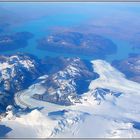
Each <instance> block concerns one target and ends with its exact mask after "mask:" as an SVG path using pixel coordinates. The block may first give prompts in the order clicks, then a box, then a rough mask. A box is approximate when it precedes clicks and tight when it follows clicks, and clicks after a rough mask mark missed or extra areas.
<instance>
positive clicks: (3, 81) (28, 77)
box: [0, 53, 43, 106]
mask: <svg viewBox="0 0 140 140" xmlns="http://www.w3.org/2000/svg"><path fill="white" fill-rule="evenodd" d="M42 72H43V68H41V64H40V61H39V60H38V59H37V58H35V57H34V56H32V55H28V54H27V55H26V54H20V53H19V54H15V55H1V56H0V105H4V106H6V105H7V104H10V103H11V102H12V98H11V97H12V96H13V94H14V93H15V92H17V91H19V90H22V89H25V88H27V87H28V86H29V85H30V84H31V83H32V82H33V81H34V80H35V79H37V78H38V77H39V76H40V75H41V74H42Z"/></svg>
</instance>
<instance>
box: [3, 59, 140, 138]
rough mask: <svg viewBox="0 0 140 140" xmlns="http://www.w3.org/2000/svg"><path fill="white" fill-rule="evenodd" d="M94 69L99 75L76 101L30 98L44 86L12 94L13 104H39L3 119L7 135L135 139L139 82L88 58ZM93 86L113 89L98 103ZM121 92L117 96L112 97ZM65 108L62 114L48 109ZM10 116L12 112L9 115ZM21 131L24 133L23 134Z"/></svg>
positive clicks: (99, 61)
mask: <svg viewBox="0 0 140 140" xmlns="http://www.w3.org/2000/svg"><path fill="white" fill-rule="evenodd" d="M92 63H93V67H94V71H95V72H97V73H98V74H99V75H100V77H99V78H98V79H95V80H93V81H92V82H91V84H90V86H89V91H88V92H87V93H84V94H83V95H82V99H81V102H82V104H80V103H77V104H75V105H71V106H60V105H56V104H53V103H48V102H44V101H40V100H35V99H33V98H31V97H32V95H33V94H34V93H36V92H37V93H40V94H41V93H42V92H44V88H43V87H41V88H38V85H35V87H33V86H32V87H30V88H29V89H28V90H26V92H19V93H17V94H16V96H15V101H16V104H17V105H19V106H21V107H30V108H32V109H33V108H36V107H43V108H42V109H41V110H40V111H39V110H33V111H31V112H30V113H27V114H25V115H23V114H22V115H19V116H16V117H14V118H11V119H10V120H9V119H7V118H3V119H2V121H1V122H0V124H2V125H6V126H7V127H10V128H11V129H12V130H11V131H10V132H9V133H7V137H8V138H16V137H18V138H19V137H20V138H27V137H28V138H29V137H30V138H36V137H40V138H50V137H55V138H62V137H65V138H74V137H75V138H137V137H140V130H139V129H138V127H137V128H136V127H134V125H135V124H136V123H137V125H139V122H140V118H139V114H140V100H139V99H140V84H139V83H136V82H133V81H130V80H127V79H126V78H125V76H124V75H123V74H122V73H121V72H119V71H118V70H116V69H115V68H113V67H112V66H111V65H110V64H109V63H107V62H105V61H103V60H94V61H92ZM97 88H106V89H110V90H111V91H114V92H109V93H108V94H104V95H101V97H102V98H101V97H100V98H101V100H100V102H99V100H98V98H99V97H98V96H95V93H96V89H97ZM115 92H121V93H122V94H121V95H120V96H114V95H115ZM62 110H65V113H64V115H62V114H61V115H60V114H59V113H58V114H57V113H56V116H54V117H52V116H51V115H49V114H50V113H51V112H60V111H62ZM11 115H12V114H11ZM54 118H55V119H54ZM23 132H24V133H23Z"/></svg>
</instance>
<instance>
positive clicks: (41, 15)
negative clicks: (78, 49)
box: [0, 2, 140, 61]
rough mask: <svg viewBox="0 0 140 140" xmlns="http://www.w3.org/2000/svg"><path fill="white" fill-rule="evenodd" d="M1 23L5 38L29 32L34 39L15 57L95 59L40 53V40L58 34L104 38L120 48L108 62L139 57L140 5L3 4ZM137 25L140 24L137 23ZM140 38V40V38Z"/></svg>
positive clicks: (18, 50) (0, 4)
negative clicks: (135, 42)
mask: <svg viewBox="0 0 140 140" xmlns="http://www.w3.org/2000/svg"><path fill="white" fill-rule="evenodd" d="M0 11H1V13H0V17H1V18H0V22H1V25H4V24H5V25H6V26H4V30H3V31H1V34H5V33H13V32H23V31H27V32H30V33H32V34H33V35H34V37H33V38H32V39H31V40H30V41H29V43H28V46H26V47H24V48H22V49H21V48H19V49H17V50H13V51H7V52H0V53H1V54H13V53H15V52H28V53H31V54H34V55H37V56H38V57H39V58H43V57H45V56H51V57H55V56H62V55H63V56H66V57H75V56H78V57H81V58H84V59H95V57H94V54H93V56H83V55H73V54H65V53H63V54H62V53H58V52H57V53H55V52H50V51H46V50H39V49H37V47H36V46H37V40H38V39H40V38H42V37H44V36H46V35H49V34H50V33H52V32H57V31H65V30H70V31H73V30H74V31H80V32H86V33H94V34H97V35H102V36H103V37H107V38H109V39H110V40H112V41H113V42H114V43H115V44H116V45H117V48H118V50H117V53H116V54H113V55H110V56H107V57H106V58H105V59H106V60H107V61H112V60H114V59H122V58H126V57H128V54H129V53H139V52H140V51H139V49H133V48H132V47H133V44H132V43H131V41H133V40H134V37H135V35H137V34H138V33H139V32H140V31H139V30H140V29H138V27H139V24H140V4H138V3H127V4H126V3H97V2H96V3H95V2H93V3H78V2H77V3H69V2H68V3H42V2H40V3H35V2H31V3H28V4H27V3H0ZM136 21H137V22H136ZM139 37H140V36H139Z"/></svg>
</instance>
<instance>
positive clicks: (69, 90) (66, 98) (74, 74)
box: [20, 58, 98, 105]
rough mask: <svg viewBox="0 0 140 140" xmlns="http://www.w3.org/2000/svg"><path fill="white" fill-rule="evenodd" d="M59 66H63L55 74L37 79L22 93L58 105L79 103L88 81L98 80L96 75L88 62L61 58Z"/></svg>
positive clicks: (86, 88)
mask: <svg viewBox="0 0 140 140" xmlns="http://www.w3.org/2000/svg"><path fill="white" fill-rule="evenodd" d="M58 59H59V58H58ZM57 61H58V60H57ZM59 65H61V66H62V65H63V66H62V67H61V68H60V69H59V70H58V71H57V72H54V73H53V74H50V75H49V76H44V77H45V78H39V79H38V80H37V82H36V83H35V84H33V85H32V86H31V87H30V88H28V89H27V90H24V91H23V92H24V93H25V94H26V93H29V94H30V95H31V94H32V97H33V98H35V99H38V100H43V101H46V102H51V103H55V104H60V105H71V104H73V103H74V102H80V101H79V98H80V95H81V94H83V93H84V92H86V91H88V86H89V84H90V81H91V80H94V79H96V78H98V74H97V73H95V72H94V71H93V69H92V65H91V64H90V62H88V61H84V60H81V59H79V58H63V61H62V58H61V59H60V61H59ZM52 67H53V68H54V67H55V65H54V66H52ZM29 91H30V92H29ZM23 92H22V91H21V92H20V93H23Z"/></svg>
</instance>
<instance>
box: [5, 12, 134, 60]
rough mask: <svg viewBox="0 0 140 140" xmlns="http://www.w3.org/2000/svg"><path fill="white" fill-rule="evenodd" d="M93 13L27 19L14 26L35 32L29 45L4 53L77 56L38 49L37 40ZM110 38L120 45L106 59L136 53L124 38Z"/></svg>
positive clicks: (88, 57)
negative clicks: (53, 30)
mask: <svg viewBox="0 0 140 140" xmlns="http://www.w3.org/2000/svg"><path fill="white" fill-rule="evenodd" d="M91 16H92V15H87V14H65V13H61V14H60V13H58V14H55V15H50V16H45V17H41V18H39V19H35V20H30V21H27V22H26V23H24V24H21V25H20V26H18V27H16V28H13V32H20V31H21V32H22V31H28V32H31V33H33V34H34V38H33V39H31V40H30V41H29V43H28V46H27V47H25V48H20V49H18V50H14V51H7V52H5V53H2V54H14V53H15V52H27V53H31V54H34V55H36V56H38V57H39V58H43V57H45V56H51V57H56V56H62V55H63V56H66V57H76V56H77V55H73V54H61V53H55V52H49V51H46V50H44V51H43V50H39V49H37V47H36V46H37V40H38V39H39V38H42V37H43V36H46V35H47V34H49V33H51V29H53V28H55V27H56V28H60V29H61V27H62V28H63V27H66V28H73V27H76V26H79V27H80V25H82V24H83V23H84V22H85V21H86V20H88V19H90V17H91ZM107 37H108V38H110V39H111V40H112V41H113V42H114V43H115V44H116V45H117V47H118V51H117V53H116V54H113V55H109V56H107V57H106V58H105V59H106V60H107V61H109V62H111V61H113V60H114V59H118V60H119V59H123V58H127V57H128V54H129V53H136V52H137V50H133V49H132V46H131V45H130V44H129V43H128V42H126V41H123V40H119V39H115V38H112V37H111V36H107ZM78 57H80V58H83V59H89V60H92V59H97V58H96V57H95V56H83V55H78Z"/></svg>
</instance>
